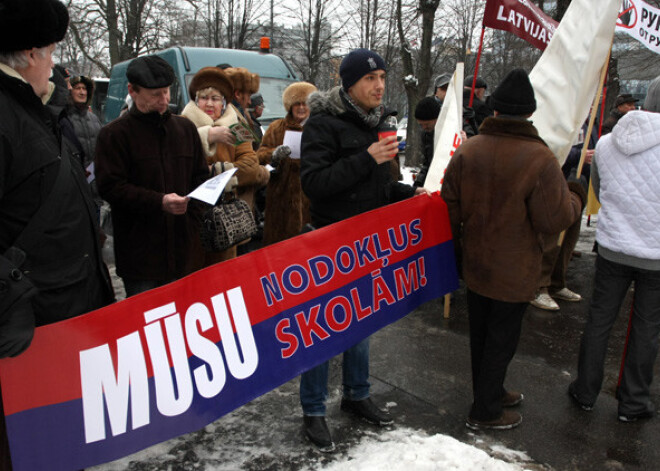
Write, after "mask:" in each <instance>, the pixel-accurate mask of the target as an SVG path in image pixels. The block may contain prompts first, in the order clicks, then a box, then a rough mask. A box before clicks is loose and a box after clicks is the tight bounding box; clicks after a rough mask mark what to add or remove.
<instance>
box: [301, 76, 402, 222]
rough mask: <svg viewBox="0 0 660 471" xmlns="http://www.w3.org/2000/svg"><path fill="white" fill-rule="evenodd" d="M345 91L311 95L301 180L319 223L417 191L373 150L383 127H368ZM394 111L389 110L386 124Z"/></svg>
mask: <svg viewBox="0 0 660 471" xmlns="http://www.w3.org/2000/svg"><path fill="white" fill-rule="evenodd" d="M339 89H340V88H339V87H336V88H333V89H332V90H330V91H329V92H326V93H313V94H312V95H310V97H309V100H308V103H309V107H310V109H311V116H310V118H309V120H308V121H307V123H305V128H304V130H303V135H302V153H301V154H302V155H301V167H300V179H301V182H302V189H303V191H304V192H305V194H306V195H307V196H308V197H309V199H310V202H311V207H310V209H311V214H312V224H313V225H314V226H316V227H321V226H326V225H328V224H332V223H334V222H337V221H341V220H344V219H347V218H349V217H351V216H355V215H357V214H361V213H364V212H366V211H370V210H372V209H376V208H379V207H381V206H384V205H386V204H389V203H393V202H396V201H401V200H403V199H405V198H408V197H410V196H412V195H413V194H414V192H415V190H414V188H412V187H411V186H410V185H405V184H403V183H399V182H397V181H395V180H394V179H393V178H392V172H391V163H390V162H385V163H382V164H380V165H379V164H377V163H376V161H375V160H374V159H373V157H371V155H370V154H369V152H367V149H368V148H369V146H370V145H371V144H372V143H374V142H376V141H377V140H378V130H377V129H378V128H377V127H376V128H370V127H368V126H367V125H366V124H365V122H364V121H363V120H362V118H361V117H360V115H359V114H358V113H357V112H356V111H355V110H353V109H352V108H351V107H350V105H348V103H346V101H345V100H344V99H343V98H342V97H341V95H340V93H339ZM391 114H392V113H391V112H385V113H383V116H382V118H381V123H382V122H383V121H384V120H385V118H387V117H388V116H390V115H391Z"/></svg>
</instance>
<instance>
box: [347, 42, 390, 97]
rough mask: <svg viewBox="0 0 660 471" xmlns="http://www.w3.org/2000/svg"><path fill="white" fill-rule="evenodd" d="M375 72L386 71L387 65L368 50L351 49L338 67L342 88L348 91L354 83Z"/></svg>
mask: <svg viewBox="0 0 660 471" xmlns="http://www.w3.org/2000/svg"><path fill="white" fill-rule="evenodd" d="M375 70H384V71H387V65H386V64H385V60H384V59H383V58H382V57H380V56H379V55H378V54H377V53H376V52H374V51H371V50H369V49H364V48H360V49H353V50H352V51H351V52H349V53H348V54H347V55H346V57H344V59H343V60H342V61H341V65H340V66H339V76H340V77H341V84H342V87H344V90H346V91H348V89H349V88H351V87H352V86H353V85H354V84H355V82H357V81H358V80H360V79H361V78H362V77H364V76H365V75H367V74H368V73H369V72H373V71H375Z"/></svg>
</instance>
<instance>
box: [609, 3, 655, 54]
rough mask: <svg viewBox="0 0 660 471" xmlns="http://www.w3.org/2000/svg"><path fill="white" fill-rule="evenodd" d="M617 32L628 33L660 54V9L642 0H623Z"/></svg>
mask: <svg viewBox="0 0 660 471" xmlns="http://www.w3.org/2000/svg"><path fill="white" fill-rule="evenodd" d="M616 32H617V33H626V34H628V35H630V36H632V37H633V38H635V39H636V40H637V41H639V42H640V43H642V44H643V45H644V46H646V47H647V48H649V49H650V50H652V51H653V52H655V53H656V54H660V9H658V8H654V7H652V6H651V5H649V4H648V3H644V2H643V1H642V0H623V4H622V5H621V9H620V10H619V17H618V19H617V22H616Z"/></svg>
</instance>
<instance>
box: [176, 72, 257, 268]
mask: <svg viewBox="0 0 660 471" xmlns="http://www.w3.org/2000/svg"><path fill="white" fill-rule="evenodd" d="M188 91H189V93H190V97H191V101H190V102H189V103H188V104H187V105H186V107H185V108H184V109H183V112H182V113H181V114H182V115H183V116H185V117H186V118H188V119H190V120H191V121H192V122H193V123H195V126H197V131H198V132H199V136H200V139H201V141H202V147H203V148H204V152H205V153H206V161H207V162H208V164H209V166H214V164H216V163H220V165H215V169H216V172H215V173H218V172H221V171H223V170H227V169H228V168H231V167H230V166H225V165H224V164H225V163H231V164H232V166H233V167H236V168H238V171H237V172H236V174H235V176H236V177H237V179H238V186H237V193H238V197H239V198H241V199H243V200H245V201H246V202H247V203H248V204H249V205H250V207H252V206H253V201H254V191H255V188H258V187H260V186H264V185H266V183H268V179H269V176H270V174H269V172H268V170H266V168H265V167H263V166H261V165H259V161H258V160H257V156H256V154H255V152H254V150H253V149H252V142H251V141H250V140H246V141H240V140H237V139H236V135H235V132H232V130H231V129H230V127H235V126H236V125H237V124H240V123H241V122H244V120H243V118H242V116H241V115H240V113H238V112H237V111H236V109H235V108H234V107H233V106H232V105H231V104H229V102H230V101H231V99H232V97H233V96H234V89H233V85H232V82H231V80H230V79H229V78H228V77H227V75H226V74H225V72H223V71H222V70H221V69H219V68H217V67H204V68H203V69H200V70H199V72H197V73H196V74H195V76H194V77H193V79H192V81H191V82H190V86H189V89H188ZM239 128H240V126H239ZM234 257H236V246H234V247H230V248H229V249H227V250H225V251H224V252H219V253H207V254H206V265H207V266H208V265H211V264H213V263H218V262H221V261H224V260H229V259H231V258H234Z"/></svg>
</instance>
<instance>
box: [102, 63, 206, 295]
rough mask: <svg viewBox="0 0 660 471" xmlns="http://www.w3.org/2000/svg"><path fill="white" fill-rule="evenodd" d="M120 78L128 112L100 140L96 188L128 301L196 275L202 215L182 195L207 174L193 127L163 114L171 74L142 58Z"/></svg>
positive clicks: (199, 265) (198, 206) (200, 263)
mask: <svg viewBox="0 0 660 471" xmlns="http://www.w3.org/2000/svg"><path fill="white" fill-rule="evenodd" d="M126 76H127V77H128V82H129V84H128V92H129V94H130V95H131V98H132V99H133V106H132V107H131V109H130V110H129V111H128V112H127V113H126V114H124V115H123V116H121V117H119V118H117V119H116V120H114V121H113V122H112V123H110V124H108V125H107V126H105V127H104V128H102V129H101V132H100V133H99V137H98V141H97V145H96V181H97V184H98V189H99V193H100V195H101V197H102V198H103V199H104V200H106V201H107V202H108V203H110V206H111V208H112V222H113V229H114V242H115V260H116V264H117V274H118V275H119V276H121V277H122V278H123V280H124V286H125V287H126V296H132V295H134V294H138V293H140V292H142V291H147V290H149V289H152V288H156V287H158V286H161V285H164V284H166V283H169V282H171V281H174V280H176V279H178V278H181V277H183V276H185V275H188V274H189V273H192V272H193V271H195V270H198V269H200V268H202V266H203V264H204V252H203V250H202V246H201V242H200V236H199V230H200V221H201V211H202V210H203V208H202V206H201V203H197V202H194V201H190V198H189V197H187V196H186V195H187V194H188V193H190V192H191V191H192V190H194V189H195V188H196V187H197V186H198V185H200V184H201V183H202V182H203V181H204V180H206V179H207V178H208V177H209V169H208V166H207V165H206V159H205V158H204V151H203V150H202V144H201V142H200V140H199V135H198V133H197V128H196V127H195V125H194V124H193V123H192V122H191V121H189V120H188V119H186V118H183V117H180V116H174V115H172V114H171V113H170V111H169V109H168V105H169V101H170V85H171V84H172V82H173V81H174V71H173V70H172V67H171V66H170V65H169V64H168V63H167V62H165V61H164V60H163V59H161V58H160V57H157V56H145V57H140V58H137V59H135V60H133V62H131V64H130V65H129V66H128V68H127V70H126Z"/></svg>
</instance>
